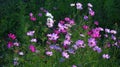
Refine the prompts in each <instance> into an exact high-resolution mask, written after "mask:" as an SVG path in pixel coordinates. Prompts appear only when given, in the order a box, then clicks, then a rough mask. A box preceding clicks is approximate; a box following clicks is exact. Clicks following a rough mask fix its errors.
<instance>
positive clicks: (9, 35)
mask: <svg viewBox="0 0 120 67" xmlns="http://www.w3.org/2000/svg"><path fill="white" fill-rule="evenodd" d="M8 37H9V38H11V39H13V40H14V39H16V36H15V34H12V33H9V34H8Z"/></svg>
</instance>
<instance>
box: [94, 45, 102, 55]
mask: <svg viewBox="0 0 120 67" xmlns="http://www.w3.org/2000/svg"><path fill="white" fill-rule="evenodd" d="M93 50H94V51H97V52H98V53H100V52H101V51H102V50H101V48H99V47H98V46H95V47H93Z"/></svg>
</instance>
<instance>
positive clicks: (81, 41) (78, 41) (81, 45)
mask: <svg viewBox="0 0 120 67" xmlns="http://www.w3.org/2000/svg"><path fill="white" fill-rule="evenodd" d="M75 43H76V45H77V46H78V47H82V48H84V47H85V45H84V41H83V40H77V41H76V42H75Z"/></svg>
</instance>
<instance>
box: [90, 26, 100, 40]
mask: <svg viewBox="0 0 120 67" xmlns="http://www.w3.org/2000/svg"><path fill="white" fill-rule="evenodd" d="M100 31H101V28H99V27H98V28H95V29H92V30H91V31H89V33H88V35H90V36H91V37H93V38H100V37H101V35H100Z"/></svg>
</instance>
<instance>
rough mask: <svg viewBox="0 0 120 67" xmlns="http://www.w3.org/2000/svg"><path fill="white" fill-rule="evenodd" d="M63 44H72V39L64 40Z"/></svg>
mask: <svg viewBox="0 0 120 67" xmlns="http://www.w3.org/2000/svg"><path fill="white" fill-rule="evenodd" d="M63 44H64V45H70V44H71V41H70V40H64V42H63Z"/></svg>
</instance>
